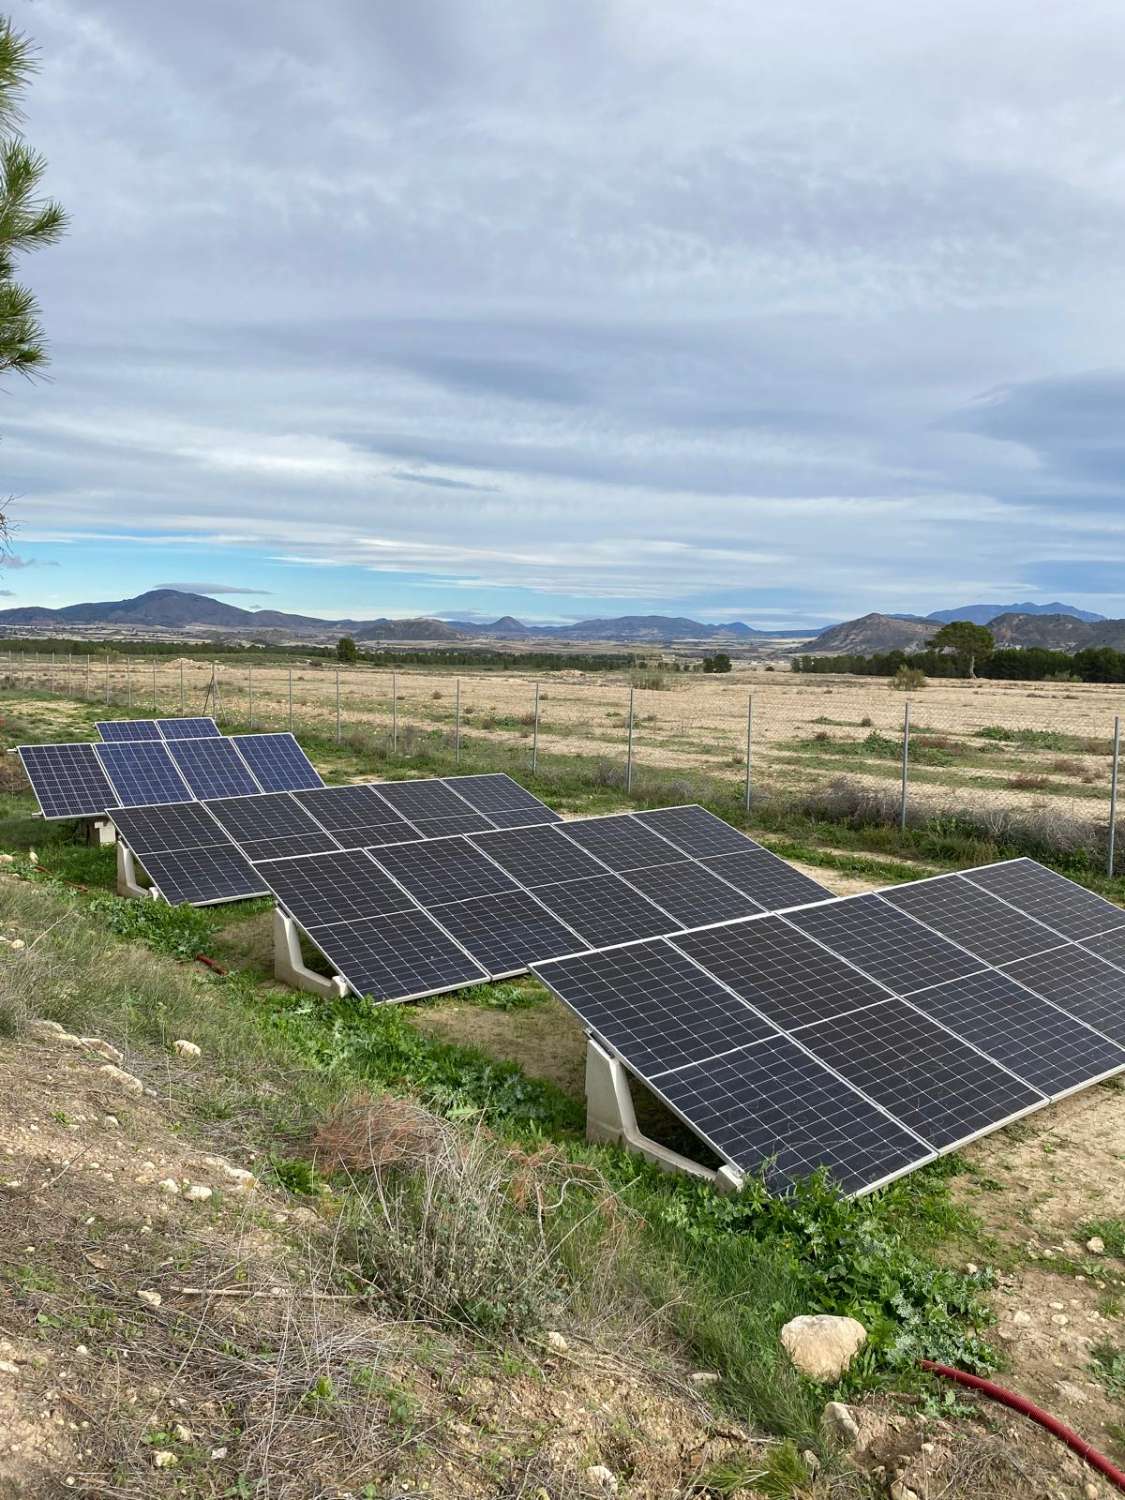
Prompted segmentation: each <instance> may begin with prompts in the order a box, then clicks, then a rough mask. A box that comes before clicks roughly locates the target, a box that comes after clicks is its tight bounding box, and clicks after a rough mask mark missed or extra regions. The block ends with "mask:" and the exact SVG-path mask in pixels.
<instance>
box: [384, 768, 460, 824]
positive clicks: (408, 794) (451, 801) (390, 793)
mask: <svg viewBox="0 0 1125 1500" xmlns="http://www.w3.org/2000/svg"><path fill="white" fill-rule="evenodd" d="M379 795H380V797H383V798H384V799H385V800H386V801H387V802H389V803H390V804H391V806H392V807H393V808H394V809H395V810H396V811H397V812H400V813H401V814H402V816H403V817H404V818H409V819H410V821H411V822H412V823H414V822H417V820H418V819H419V818H456V817H463V816H464V815H465V813H466V812H467V811H468V809H467V808H466V806H465V803H464V801H463V800H462V799H461V798H460V797H458V795H457V793H456V792H452V791H450V789H449V787H447V786H446V784H445V782H444V781H441V780H439V779H437V778H427V779H426V780H423V781H381V782H380V783H379Z"/></svg>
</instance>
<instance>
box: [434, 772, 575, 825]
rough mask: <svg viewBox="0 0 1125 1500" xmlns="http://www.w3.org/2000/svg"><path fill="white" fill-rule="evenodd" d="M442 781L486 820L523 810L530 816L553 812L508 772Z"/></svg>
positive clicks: (473, 775) (446, 778)
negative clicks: (493, 815) (486, 818)
mask: <svg viewBox="0 0 1125 1500" xmlns="http://www.w3.org/2000/svg"><path fill="white" fill-rule="evenodd" d="M442 780H443V781H444V782H445V784H446V786H448V787H449V788H450V790H451V791H453V792H455V793H456V795H457V796H458V797H462V798H464V800H465V801H466V802H467V803H468V804H469V806H470V807H471V808H472V809H473V811H474V812H479V813H484V814H485V816H486V817H491V816H492V814H493V813H494V812H500V813H503V812H513V811H517V810H519V809H521V808H526V809H527V810H528V811H530V812H540V811H542V812H550V811H551V809H550V808H549V807H548V806H547V804H546V803H545V802H544V801H542V799H541V798H539V797H536V796H535V794H534V793H533V792H529V791H528V790H527V788H526V787H523V786H520V784H519V782H518V781H515V780H513V778H512V777H511V776H509V775H508V773H507V772H506V771H485V772H480V773H476V774H472V773H470V774H468V775H465V776H445V777H443V778H442ZM530 821H531V822H534V821H535V819H534V818H533V819H531V820H530Z"/></svg>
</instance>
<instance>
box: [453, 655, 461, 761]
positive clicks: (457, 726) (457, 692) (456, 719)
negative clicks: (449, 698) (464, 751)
mask: <svg viewBox="0 0 1125 1500" xmlns="http://www.w3.org/2000/svg"><path fill="white" fill-rule="evenodd" d="M453 754H454V757H455V760H456V764H457V765H460V764H461V679H460V677H458V678H457V680H456V683H455V686H454V693H453Z"/></svg>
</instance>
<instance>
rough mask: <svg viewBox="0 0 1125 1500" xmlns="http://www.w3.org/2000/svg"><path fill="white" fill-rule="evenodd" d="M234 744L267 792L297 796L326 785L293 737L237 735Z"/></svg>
mask: <svg viewBox="0 0 1125 1500" xmlns="http://www.w3.org/2000/svg"><path fill="white" fill-rule="evenodd" d="M233 740H234V744H235V745H236V746H237V748H238V753H239V755H241V756H242V758H243V760H244V761H245V762H246V764H247V765H248V766H249V767H250V769H251V771H253V773H254V775H255V776H256V777H257V779H258V781H259V782H260V784H261V787H262V790H263V791H265V792H294V791H299V790H304V789H306V788H309V787H314V786H323V785H324V782H323V781H322V780H321V778H320V777H319V776H318V775H317V773H316V770H315V769H314V768H313V765H312V762H311V761H310V760H309V758H308V756H307V755H306V754H305V752H304V751H303V750H302V749H301V747H300V745H298V743H297V741H296V740H295V739H294V738H293V736H292V735H291V734H236V735H235V736H234V737H233Z"/></svg>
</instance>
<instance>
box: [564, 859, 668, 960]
mask: <svg viewBox="0 0 1125 1500" xmlns="http://www.w3.org/2000/svg"><path fill="white" fill-rule="evenodd" d="M535 894H536V895H537V896H538V897H539V899H540V901H542V903H543V905H544V906H545V907H546V908H547V909H548V911H552V912H554V914H555V915H556V916H557V917H559V918H560V919H561V920H562V921H564V922H565V923H566V924H567V926H568V927H573V928H574V930H575V932H577V933H578V934H579V935H580V936H581V937H583V938H585V940H586V942H588V943H589V944H590V946H591V947H592V948H608V947H610V946H612V944H614V943H627V942H629V941H631V939H633V938H643V937H656V936H657V934H658V933H663V932H667V931H668V928H669V925H670V922H671V919H670V918H669V917H668V916H667V915H666V914H665V913H664V912H662V911H661V910H660V908H659V907H657V906H654V905H653V904H652V902H651V901H649V900H647V899H646V898H645V897H644V896H642V895H641V894H640V892H639V891H635V890H633V888H632V887H631V886H629V885H627V884H626V883H625V881H624V880H622V878H621V876H620V875H609V874H605V875H595V876H593V877H592V878H591V879H588V880H567V881H564V882H562V883H561V884H558V885H543V886H537V887H536V890H535Z"/></svg>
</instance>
